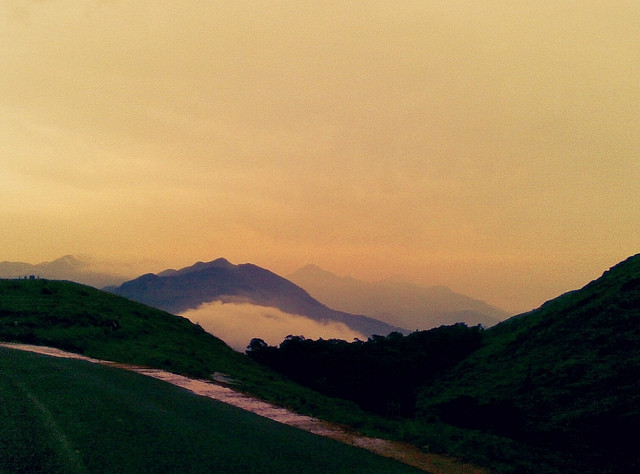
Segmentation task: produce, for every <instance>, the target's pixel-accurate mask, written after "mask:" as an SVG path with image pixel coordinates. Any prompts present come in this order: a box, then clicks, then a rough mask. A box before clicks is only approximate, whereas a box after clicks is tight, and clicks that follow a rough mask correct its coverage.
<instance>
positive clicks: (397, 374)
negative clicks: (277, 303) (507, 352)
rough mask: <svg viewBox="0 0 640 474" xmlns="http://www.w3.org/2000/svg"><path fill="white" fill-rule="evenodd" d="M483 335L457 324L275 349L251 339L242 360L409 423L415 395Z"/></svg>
mask: <svg viewBox="0 0 640 474" xmlns="http://www.w3.org/2000/svg"><path fill="white" fill-rule="evenodd" d="M482 334H483V329H482V327H481V326H474V327H467V326H466V325H465V324H463V323H458V324H455V325H451V326H441V327H439V328H435V329H431V330H428V331H416V332H413V333H411V334H409V335H407V336H403V335H402V334H401V333H399V332H393V333H391V334H389V335H388V336H372V337H370V338H368V340H367V341H361V340H359V339H355V340H354V341H353V342H346V341H343V340H340V339H329V340H323V339H318V340H311V339H305V338H304V336H293V335H290V336H287V337H286V338H285V340H284V341H283V342H282V343H281V344H280V345H279V346H278V347H275V346H269V345H268V344H267V343H266V342H264V341H263V340H262V339H258V338H255V339H252V340H251V342H250V344H249V346H248V347H247V351H246V352H247V354H248V355H249V356H250V357H251V358H252V359H254V360H255V361H257V362H259V363H261V364H264V365H267V366H269V367H270V368H272V369H274V370H276V371H278V372H280V373H282V374H284V375H286V376H288V377H289V378H291V379H293V380H294V381H296V382H298V383H300V384H302V385H305V386H307V387H309V388H312V389H314V390H316V391H318V392H321V393H323V394H325V395H328V396H331V397H339V398H344V399H347V400H352V401H354V402H356V403H358V404H359V405H360V406H361V407H362V408H363V409H365V410H368V411H371V412H373V413H376V414H379V415H383V416H388V417H399V416H402V417H410V416H413V414H414V412H415V404H416V395H417V390H418V388H419V387H420V386H421V385H424V384H426V383H429V382H430V381H431V380H432V379H433V378H434V377H435V376H436V375H437V374H439V373H441V372H442V371H444V370H446V369H447V368H449V367H451V366H453V365H454V364H456V363H457V362H459V361H460V360H462V359H463V358H464V357H466V356H467V355H469V354H470V353H471V352H473V351H475V350H476V349H477V348H478V347H480V345H481V343H482Z"/></svg>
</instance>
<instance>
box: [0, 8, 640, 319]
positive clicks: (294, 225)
mask: <svg viewBox="0 0 640 474" xmlns="http://www.w3.org/2000/svg"><path fill="white" fill-rule="evenodd" d="M639 38H640V3H639V2H637V0H629V1H615V0H613V1H606V2H604V1H589V2H576V1H571V2H570V1H561V0H541V1H537V2H530V1H519V0H514V1H512V2H504V1H496V0H487V1H484V2H478V1H475V0H470V1H446V2H440V1H422V0H420V1H402V2H377V1H373V0H372V1H367V2H360V1H353V2H351V1H345V0H340V1H325V2H317V1H289V2H276V1H274V2H262V1H238V0H234V1H229V2H218V1H207V2H197V1H183V0H171V1H163V0H154V1H146V0H136V1H134V2H131V1H121V0H102V1H97V0H95V1H91V0H87V1H82V2H78V1H71V0H39V1H35V0H34V1H25V0H13V1H10V0H9V1H7V0H5V1H3V2H2V3H1V4H0V40H1V41H0V73H1V79H0V164H1V166H0V190H1V191H0V196H1V199H0V219H1V222H2V226H0V244H1V247H0V248H1V249H2V253H1V255H0V260H12V261H27V262H31V263H36V262H40V261H44V260H52V259H55V258H57V257H60V256H62V255H64V254H69V253H75V254H89V255H92V256H95V257H96V258H99V259H109V260H115V261H123V262H124V261H126V262H134V263H137V264H138V265H139V269H140V272H142V271H159V270H161V269H163V268H166V267H180V266H186V265H189V264H191V263H193V262H195V261H196V260H212V259H214V258H217V257H221V256H224V257H226V258H228V259H229V260H231V261H232V262H234V263H242V262H253V263H256V264H258V265H261V266H264V267H267V268H269V269H271V270H273V271H276V272H277V273H280V274H283V275H286V274H287V273H289V272H292V271H294V270H295V269H297V268H298V267H300V266H302V265H304V264H307V263H315V264H318V265H320V266H321V267H323V268H325V269H327V270H330V271H333V272H334V273H337V274H339V275H347V274H350V275H352V276H354V277H357V278H361V279H366V280H376V279H382V278H386V277H390V276H396V277H401V278H402V279H405V280H408V281H412V282H415V283H419V284H425V285H427V284H445V285H448V286H450V287H451V288H452V289H454V290H456V291H460V292H463V293H466V294H469V295H470V296H473V297H477V298H481V299H484V300H486V301H488V302H490V303H493V304H496V305H499V306H502V307H504V308H505V309H507V310H511V311H523V310H526V309H530V308H533V307H534V306H537V305H539V304H540V303H542V302H543V301H544V300H546V299H549V298H552V297H555V296H557V295H558V294H559V293H561V292H564V291H567V290H569V289H573V288H576V287H578V286H582V285H583V284H585V283H586V282H588V281H589V280H590V279H592V278H595V277H597V276H599V275H600V273H601V272H602V271H603V270H605V269H606V268H608V267H609V266H611V265H613V264H615V263H617V262H618V261H619V260H622V259H624V258H625V257H627V256H629V255H631V254H634V253H637V252H639V251H640V245H639V243H640V242H639V241H640V185H639V183H640V156H639V150H640V48H639V47H638V44H639V43H638V40H639Z"/></svg>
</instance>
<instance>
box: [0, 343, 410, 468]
mask: <svg viewBox="0 0 640 474" xmlns="http://www.w3.org/2000/svg"><path fill="white" fill-rule="evenodd" d="M0 374H1V375H2V376H1V377H0V420H1V421H2V422H1V423H0V472H30V473H37V472H42V473H45V472H46V473H51V472H92V473H93V472H96V473H99V472H158V473H160V472H181V473H182V472H185V473H189V472H193V473H196V472H198V473H199V472H225V473H236V472H237V473H247V472H263V473H268V472H292V473H293V472H296V473H297V472H319V471H322V472H330V473H340V472H344V473H350V472H388V473H396V472H407V473H409V472H417V471H416V470H415V469H412V468H410V467H408V466H405V465H402V464H400V463H397V462H394V461H392V460H389V459H385V458H381V457H378V456H376V455H374V454H371V453H369V452H367V451H363V450H360V449H356V448H352V447H349V446H346V445H344V444H342V443H339V442H337V441H333V440H328V439H325V438H322V437H319V436H315V435H311V434H309V433H306V432H304V431H301V430H297V429H295V428H291V427H289V426H285V425H282V424H280V423H276V422H273V421H271V420H268V419H266V418H262V417H259V416H256V415H253V414H250V413H248V412H245V411H243V410H240V409H237V408H234V407H231V406H228V405H226V404H224V403H220V402H217V401H213V400H209V399H206V398H204V397H199V396H195V395H193V394H190V393H188V392H187V391H185V390H182V389H179V388H177V387H174V386H172V385H170V384H167V383H164V382H160V381H158V380H154V379H151V378H148V377H145V376H142V375H139V374H135V373H130V372H127V371H123V370H118V369H113V368H109V367H103V366H98V365H95V364H90V363H86V362H82V361H73V360H64V359H56V358H51V357H46V356H41V355H36V354H29V353H23V352H21V351H16V350H9V349H4V348H0ZM319 467H320V469H319Z"/></svg>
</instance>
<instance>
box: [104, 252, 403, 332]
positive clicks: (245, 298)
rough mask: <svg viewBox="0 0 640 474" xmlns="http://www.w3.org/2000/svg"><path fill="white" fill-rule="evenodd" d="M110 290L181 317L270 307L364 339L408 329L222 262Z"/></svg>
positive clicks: (145, 278) (146, 277) (169, 272)
mask: <svg viewBox="0 0 640 474" xmlns="http://www.w3.org/2000/svg"><path fill="white" fill-rule="evenodd" d="M108 290H109V291H111V292H113V293H116V294H118V295H121V296H124V297H126V298H129V299H132V300H135V301H139V302H141V303H144V304H147V305H149V306H153V307H156V308H160V309H163V310H165V311H168V312H170V313H174V314H178V313H182V312H184V311H186V310H189V309H195V308H197V307H199V306H200V305H202V304H203V303H208V302H213V301H223V302H236V303H237V302H247V303H251V304H254V305H261V306H271V307H275V308H278V309H280V310H281V311H284V312H286V313H290V314H297V315H302V316H306V317H308V318H311V319H313V320H315V321H319V322H339V323H343V324H345V325H346V326H347V327H349V328H350V329H353V330H354V331H358V332H360V333H361V334H364V335H366V336H370V335H374V334H377V335H387V334H389V333H390V332H392V331H400V332H407V331H406V330H404V329H402V328H399V327H396V326H393V325H389V324H387V323H384V322H382V321H378V320H376V319H373V318H370V317H367V316H361V315H354V314H349V313H346V312H342V311H335V310H333V309H331V308H328V307H327V306H325V305H324V304H322V303H320V302H318V301H317V300H315V299H313V298H312V297H311V296H310V295H309V294H308V293H307V292H306V291H305V290H303V289H302V288H300V287H299V286H296V285H295V284H293V283H292V282H290V281H289V280H287V279H285V278H282V277H280V276H278V275H276V274H275V273H273V272H270V271H269V270H266V269H264V268H260V267H258V266H256V265H253V264H250V263H246V264H241V265H233V264H231V263H230V262H229V261H227V260H225V259H223V258H220V259H217V260H214V261H212V262H198V263H196V264H195V265H192V266H190V267H185V268H182V269H180V270H165V271H163V272H160V273H158V274H152V273H150V274H146V275H142V276H141V277H139V278H136V279H134V280H131V281H127V282H125V283H123V284H122V285H120V286H119V287H113V288H109V289H108Z"/></svg>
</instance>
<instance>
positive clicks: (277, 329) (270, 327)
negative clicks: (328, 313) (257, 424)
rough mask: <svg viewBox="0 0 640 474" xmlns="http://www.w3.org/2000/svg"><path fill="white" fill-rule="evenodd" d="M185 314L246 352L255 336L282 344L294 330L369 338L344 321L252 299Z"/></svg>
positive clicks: (312, 336) (307, 334) (316, 335)
mask: <svg viewBox="0 0 640 474" xmlns="http://www.w3.org/2000/svg"><path fill="white" fill-rule="evenodd" d="M181 316H184V317H185V318H188V319H189V320H191V321H192V322H194V323H198V324H200V326H202V327H203V328H204V329H205V330H206V331H207V332H209V333H211V334H213V335H215V336H216V337H219V338H220V339H222V340H223V341H225V342H226V343H227V344H229V345H230V346H231V347H232V348H233V349H235V350H237V351H240V352H244V350H245V349H246V347H247V346H248V345H249V342H250V341H251V339H253V338H254V337H258V338H260V339H262V340H264V341H265V342H266V343H267V344H269V345H272V346H273V345H278V344H280V343H281V342H282V341H283V340H284V338H285V337H287V336H288V335H290V334H292V335H295V336H300V335H303V336H304V337H306V338H308V339H319V338H322V339H343V340H346V341H351V340H353V339H354V338H356V337H357V338H359V339H366V336H364V335H363V334H361V333H359V332H357V331H353V330H352V329H350V328H348V327H347V326H346V325H344V324H342V323H335V322H331V323H321V322H318V321H314V320H312V319H309V318H307V317H306V316H302V315H298V314H290V313H285V312H283V311H280V310H279V309H277V308H273V307H268V306H258V305H252V304H249V303H222V302H219V301H215V302H211V303H205V304H203V305H201V306H199V307H198V308H197V309H193V310H189V311H185V312H184V313H182V314H181Z"/></svg>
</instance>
